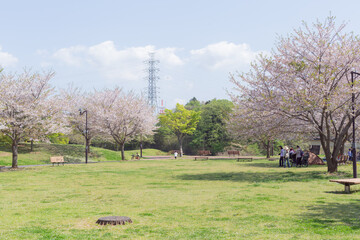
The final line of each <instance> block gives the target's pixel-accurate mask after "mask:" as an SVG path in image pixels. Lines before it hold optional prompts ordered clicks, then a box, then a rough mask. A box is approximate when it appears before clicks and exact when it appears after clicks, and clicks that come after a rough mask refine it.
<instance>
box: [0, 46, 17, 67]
mask: <svg viewBox="0 0 360 240" xmlns="http://www.w3.org/2000/svg"><path fill="white" fill-rule="evenodd" d="M17 62H18V59H17V58H16V57H14V56H13V55H11V54H10V53H7V52H3V51H2V47H1V46H0V66H1V67H11V66H15V65H16V63H17Z"/></svg>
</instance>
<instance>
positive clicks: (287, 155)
mask: <svg viewBox="0 0 360 240" xmlns="http://www.w3.org/2000/svg"><path fill="white" fill-rule="evenodd" d="M284 150H285V157H284V163H283V165H284V168H286V164H287V166H288V167H290V162H289V156H290V152H289V148H288V147H287V146H285V147H284Z"/></svg>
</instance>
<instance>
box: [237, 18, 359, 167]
mask: <svg viewBox="0 0 360 240" xmlns="http://www.w3.org/2000/svg"><path fill="white" fill-rule="evenodd" d="M344 28H345V24H342V25H340V26H337V25H336V24H335V18H334V17H328V18H327V19H326V20H325V21H324V22H323V23H322V22H319V21H317V22H316V23H314V24H313V25H312V26H309V25H308V24H306V23H303V27H302V28H299V29H297V30H294V32H293V33H292V34H290V35H288V36H287V37H281V38H280V39H279V41H278V42H277V44H276V47H275V50H274V51H273V52H272V54H271V55H270V56H263V55H260V56H259V57H258V59H257V61H256V62H254V63H253V64H252V65H251V70H250V71H249V72H248V73H242V74H238V75H237V76H232V77H231V81H232V82H233V83H234V84H235V88H236V89H237V90H238V91H239V95H238V98H239V99H241V100H244V99H246V100H248V101H251V102H252V104H251V106H252V107H253V108H254V109H255V110H256V111H257V112H261V111H264V112H271V113H273V114H277V115H279V116H284V117H289V118H293V119H297V120H298V121H301V122H303V123H306V124H307V125H308V126H309V127H311V130H310V131H316V132H317V133H318V134H319V136H320V141H321V145H322V147H323V149H324V151H325V155H326V159H327V163H328V172H330V173H333V172H335V171H337V162H336V158H337V156H338V154H339V151H340V148H341V145H342V143H343V142H344V138H346V136H347V135H348V132H349V128H350V126H351V119H352V116H353V115H352V111H351V106H352V103H351V94H352V93H353V92H354V93H356V94H355V104H356V106H355V108H356V111H355V115H354V117H358V116H359V115H360V108H359V107H358V106H359V103H360V101H359V100H360V99H359V92H360V85H359V81H356V82H355V83H354V86H352V84H351V81H350V72H351V71H352V70H354V69H355V68H356V67H359V66H360V41H359V38H358V37H357V36H355V35H354V34H353V33H345V32H344ZM331 141H333V143H334V146H333V148H331V146H330V142H331Z"/></svg>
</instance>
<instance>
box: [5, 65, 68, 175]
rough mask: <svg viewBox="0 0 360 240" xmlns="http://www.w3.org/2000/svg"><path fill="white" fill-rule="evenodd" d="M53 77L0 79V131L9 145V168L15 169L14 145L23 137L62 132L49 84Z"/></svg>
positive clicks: (25, 74)
mask: <svg viewBox="0 0 360 240" xmlns="http://www.w3.org/2000/svg"><path fill="white" fill-rule="evenodd" d="M53 76H54V72H47V73H38V72H35V73H32V72H31V71H27V70H24V72H22V73H18V74H12V73H2V74H1V75H0V82H1V84H0V131H1V132H2V133H4V134H5V135H7V136H9V137H10V138H11V141H12V168H17V166H18V144H19V141H20V140H22V139H23V138H24V137H25V136H28V135H29V134H30V133H31V134H33V135H36V136H37V137H41V136H46V135H47V134H49V133H54V132H60V131H63V132H65V131H66V128H65V127H64V126H66V122H65V121H64V118H63V117H62V116H63V109H62V108H61V106H62V104H60V98H59V97H58V96H56V95H54V89H53V88H52V87H51V86H50V84H49V81H50V80H51V79H52V78H53Z"/></svg>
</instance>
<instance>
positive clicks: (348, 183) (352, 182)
mask: <svg viewBox="0 0 360 240" xmlns="http://www.w3.org/2000/svg"><path fill="white" fill-rule="evenodd" d="M329 181H330V182H336V183H340V184H343V185H344V186H345V192H346V193H350V186H351V185H355V184H360V178H348V179H330V180H329Z"/></svg>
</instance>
